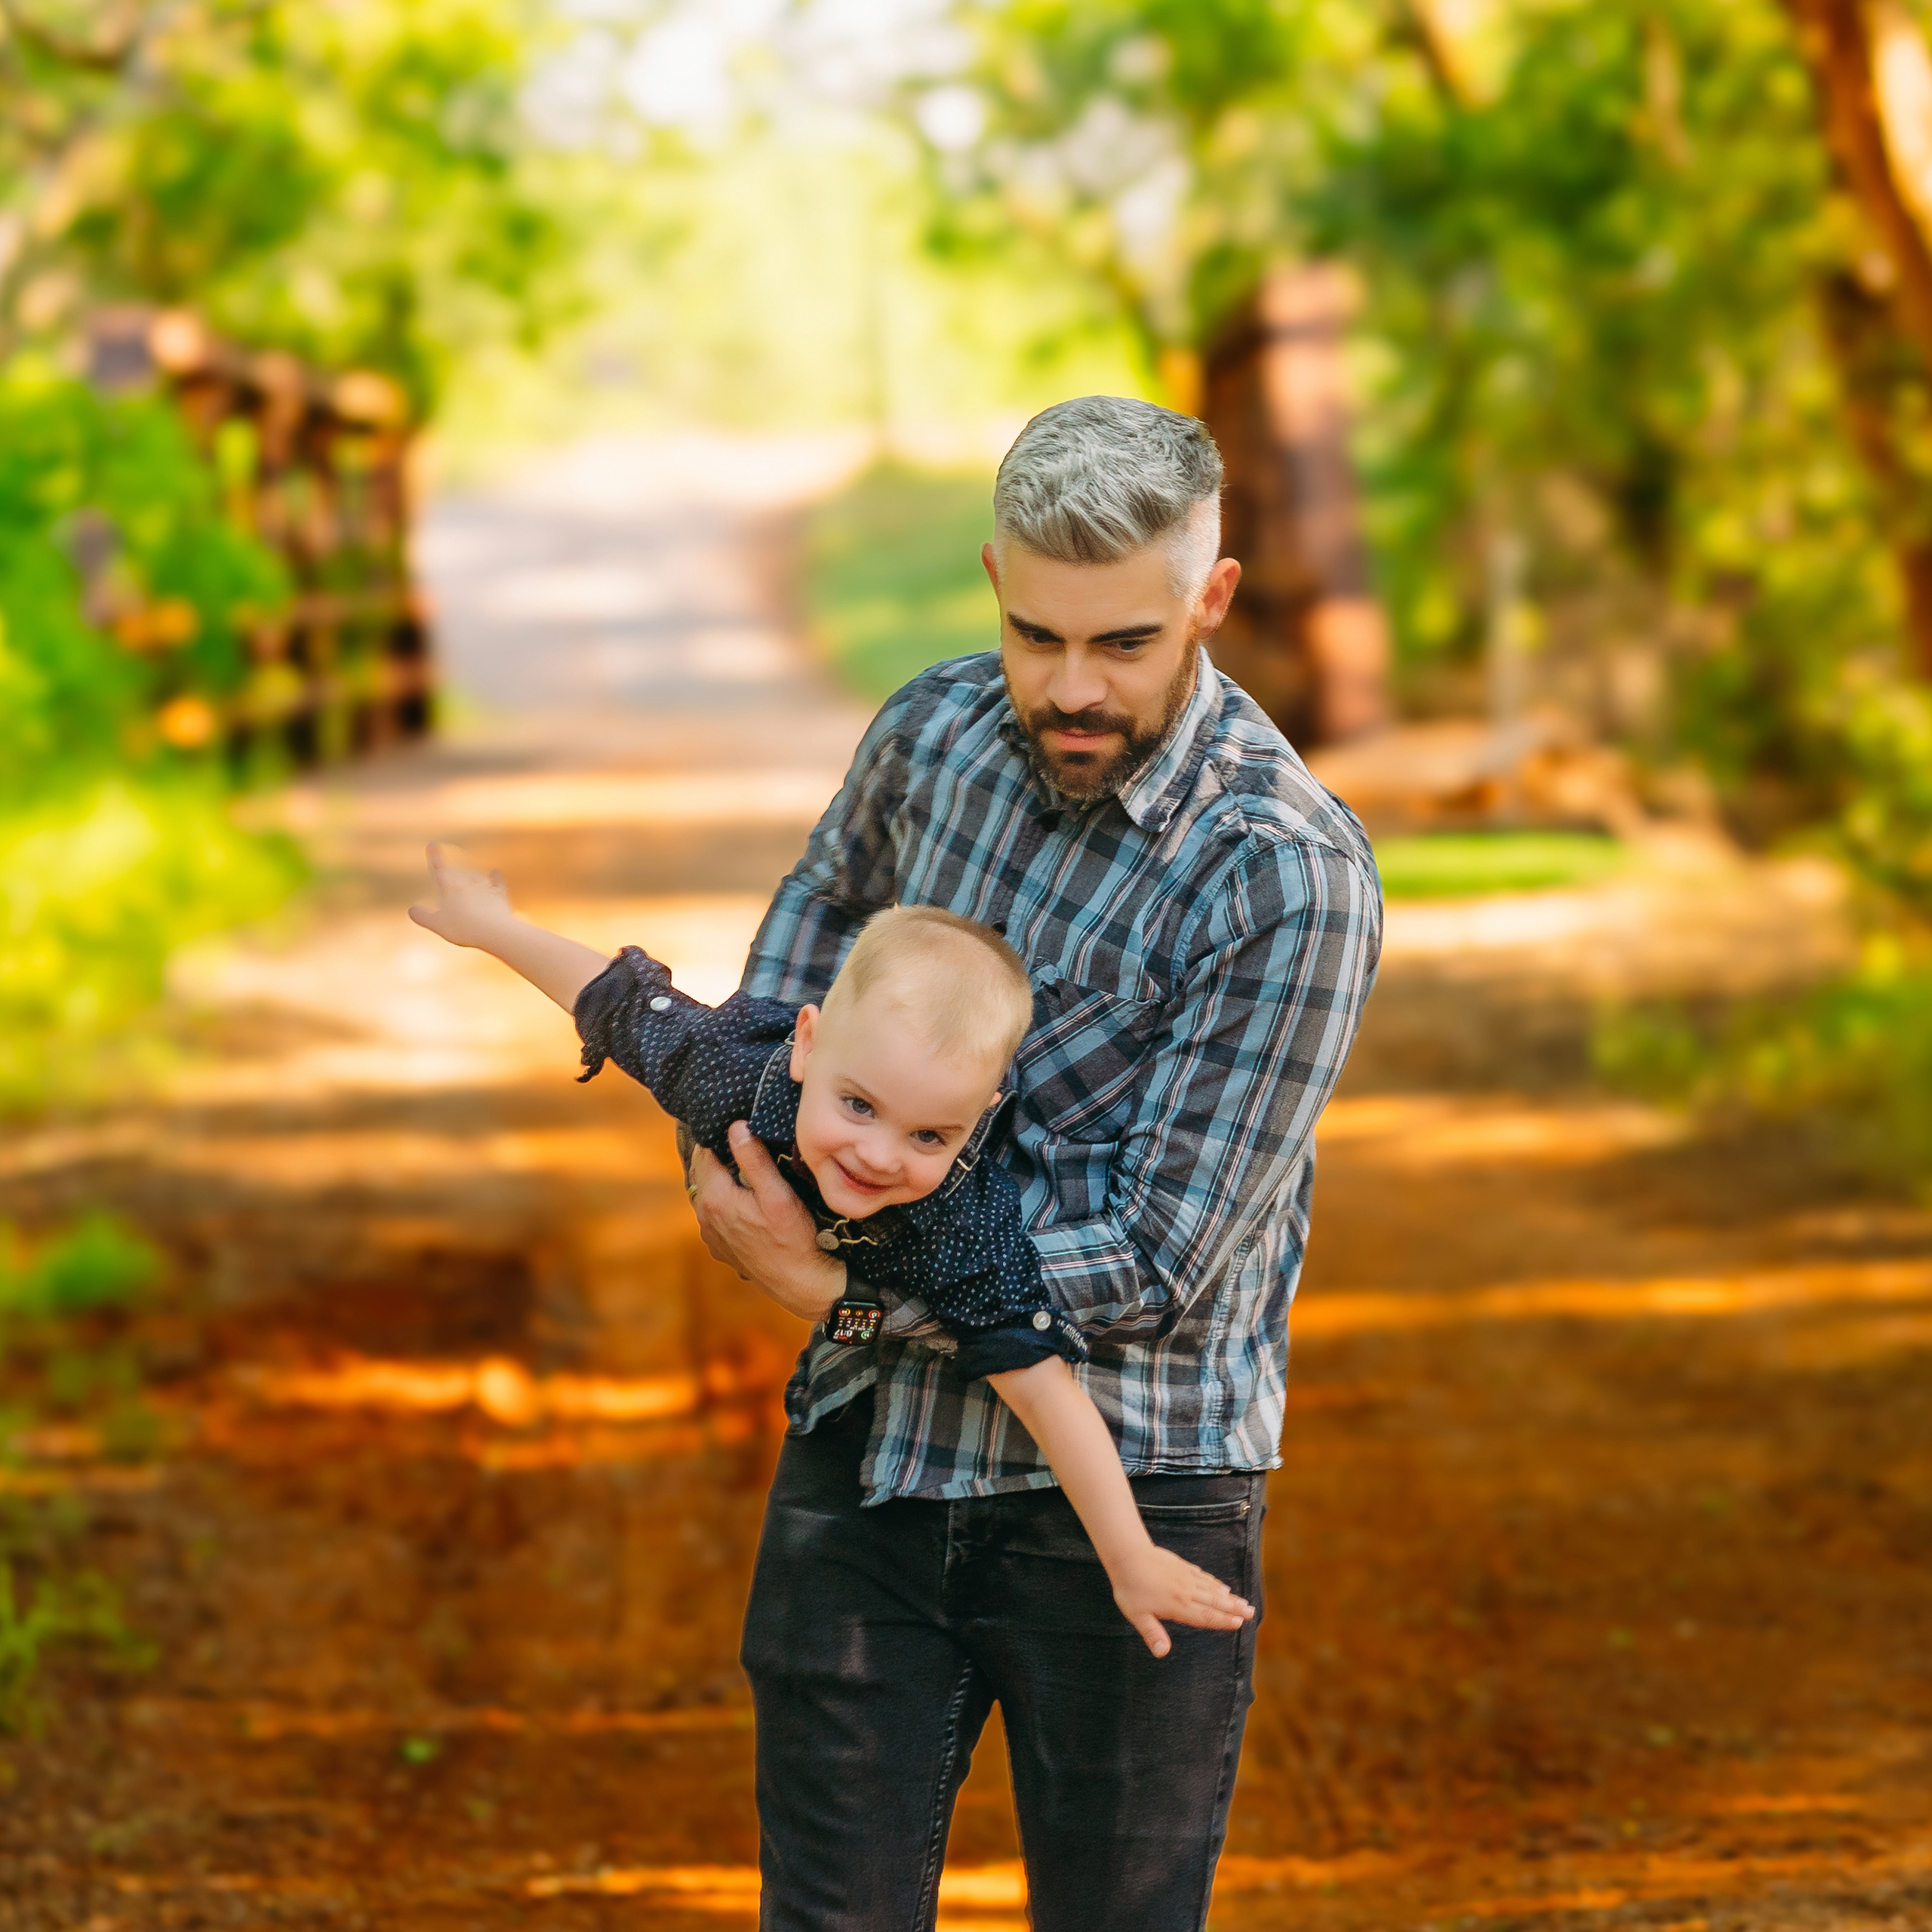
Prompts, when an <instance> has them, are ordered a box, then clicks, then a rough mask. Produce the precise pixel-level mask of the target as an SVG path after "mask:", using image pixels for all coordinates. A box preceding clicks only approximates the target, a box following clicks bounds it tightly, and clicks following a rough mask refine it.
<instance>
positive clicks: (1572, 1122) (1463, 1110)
mask: <svg viewBox="0 0 1932 1932" xmlns="http://www.w3.org/2000/svg"><path fill="white" fill-rule="evenodd" d="M1690 1131H1691V1128H1690V1122H1689V1121H1688V1120H1687V1118H1685V1117H1684V1115H1681V1114H1672V1113H1667V1112H1664V1111H1663V1109H1660V1108H1656V1107H1645V1106H1635V1105H1632V1104H1629V1103H1615V1102H1604V1101H1595V1102H1577V1103H1573V1104H1571V1105H1570V1106H1562V1107H1551V1106H1540V1107H1539V1106H1527V1105H1524V1104H1521V1103H1511V1102H1510V1101H1509V1100H1506V1099H1500V1100H1466V1099H1459V1098H1455V1097H1450V1096H1447V1095H1443V1094H1391V1095H1382V1094H1378V1095H1375V1096H1373V1097H1363V1098H1359V1099H1357V1098H1345V1099H1340V1100H1331V1102H1330V1103H1328V1106H1327V1110H1326V1111H1325V1112H1324V1113H1323V1115H1322V1116H1321V1121H1320V1124H1318V1126H1317V1128H1316V1129H1315V1136H1316V1140H1317V1141H1318V1143H1319V1144H1321V1145H1323V1146H1340V1145H1344V1144H1346V1145H1347V1146H1350V1147H1351V1148H1356V1147H1358V1148H1360V1149H1361V1151H1362V1152H1364V1154H1365V1155H1369V1156H1370V1157H1371V1158H1374V1160H1376V1161H1377V1162H1378V1163H1380V1164H1383V1165H1386V1166H1387V1167H1389V1168H1394V1169H1396V1170H1398V1171H1410V1172H1426V1171H1431V1170H1435V1169H1454V1168H1459V1167H1479V1166H1486V1165H1496V1164H1506V1165H1511V1166H1515V1165H1524V1166H1532V1167H1537V1166H1555V1167H1571V1166H1587V1165H1589V1164H1592V1163H1593V1162H1596V1161H1611V1160H1615V1159H1617V1158H1620V1156H1622V1155H1626V1154H1630V1153H1635V1152H1640V1151H1641V1150H1643V1149H1647V1148H1653V1147H1668V1146H1674V1145H1675V1144H1676V1143H1678V1142H1681V1141H1683V1140H1687V1138H1688V1137H1690Z"/></svg>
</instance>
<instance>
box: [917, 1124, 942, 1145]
mask: <svg viewBox="0 0 1932 1932" xmlns="http://www.w3.org/2000/svg"><path fill="white" fill-rule="evenodd" d="M912 1138H913V1139H914V1140H916V1141H917V1142H918V1143H919V1145H920V1146H921V1147H943V1146H945V1145H946V1137H945V1135H943V1134H935V1133H934V1131H933V1130H932V1129H931V1128H929V1127H922V1128H920V1129H919V1131H918V1132H917V1133H916V1134H914V1135H913V1137H912Z"/></svg>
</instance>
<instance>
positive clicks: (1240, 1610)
mask: <svg viewBox="0 0 1932 1932" xmlns="http://www.w3.org/2000/svg"><path fill="white" fill-rule="evenodd" d="M1114 1601H1115V1603H1117V1604H1119V1606H1120V1614H1121V1616H1123V1617H1125V1618H1126V1619H1127V1620H1128V1623H1131V1624H1132V1625H1133V1626H1134V1629H1137V1630H1138V1631H1139V1632H1140V1635H1141V1639H1142V1641H1143V1642H1144V1643H1145V1644H1146V1646H1147V1647H1148V1648H1149V1650H1150V1651H1152V1652H1153V1653H1154V1654H1155V1656H1156V1657H1165V1656H1166V1655H1167V1654H1168V1651H1170V1650H1171V1649H1172V1648H1173V1644H1172V1643H1171V1641H1170V1640H1169V1638H1168V1633H1167V1630H1166V1628H1165V1626H1164V1625H1163V1624H1162V1623H1161V1618H1162V1617H1167V1618H1168V1619H1169V1620H1171V1621H1172V1622H1174V1623H1191V1624H1192V1625H1193V1626H1194V1627H1195V1629H1197V1630H1238V1629H1240V1628H1241V1626H1242V1625H1243V1624H1244V1623H1246V1622H1247V1620H1248V1619H1249V1618H1250V1617H1252V1616H1253V1615H1254V1604H1251V1603H1250V1602H1248V1601H1247V1599H1246V1598H1244V1597H1238V1596H1236V1595H1235V1593H1234V1592H1233V1591H1232V1590H1231V1589H1229V1588H1228V1586H1227V1585H1226V1584H1225V1583H1223V1582H1222V1581H1221V1580H1220V1578H1219V1577H1211V1576H1209V1575H1208V1574H1207V1571H1204V1570H1200V1569H1197V1568H1196V1567H1195V1566H1194V1564H1192V1563H1190V1562H1189V1561H1188V1560H1187V1559H1186V1557H1184V1556H1177V1555H1175V1554H1174V1552H1173V1551H1172V1550H1171V1549H1161V1546H1159V1545H1158V1543H1150V1544H1149V1546H1148V1547H1147V1549H1146V1552H1145V1553H1144V1554H1143V1555H1138V1556H1136V1557H1134V1558H1133V1559H1132V1561H1131V1562H1130V1563H1129V1564H1128V1565H1127V1567H1125V1568H1124V1570H1123V1571H1121V1574H1119V1575H1118V1576H1117V1577H1115V1579H1114Z"/></svg>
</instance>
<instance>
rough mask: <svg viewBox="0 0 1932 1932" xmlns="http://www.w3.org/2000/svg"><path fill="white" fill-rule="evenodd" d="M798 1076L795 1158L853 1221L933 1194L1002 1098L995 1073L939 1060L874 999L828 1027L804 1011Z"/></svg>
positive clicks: (830, 1203) (797, 1044) (795, 1048)
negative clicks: (988, 1112)
mask: <svg viewBox="0 0 1932 1932" xmlns="http://www.w3.org/2000/svg"><path fill="white" fill-rule="evenodd" d="M792 1078H793V1079H794V1080H795V1081H798V1084H799V1087H800V1089H801V1091H800V1093H799V1095H798V1157H799V1158H800V1159H801V1160H802V1161H804V1164H805V1165H806V1166H807V1167H808V1168H810V1169H811V1174H812V1178H813V1179H814V1180H815V1181H817V1183H818V1189H819V1192H820V1193H821V1194H822V1195H824V1196H825V1202H826V1206H827V1207H829V1208H830V1209H831V1210H832V1212H833V1213H834V1214H846V1215H851V1216H854V1217H860V1216H863V1215H866V1214H877V1213H878V1211H879V1210H880V1209H881V1207H894V1206H896V1205H897V1204H898V1203H899V1202H900V1201H917V1200H919V1199H920V1198H922V1197H923V1196H924V1195H928V1194H930V1193H931V1192H932V1191H933V1189H934V1188H936V1187H937V1186H939V1184H940V1182H941V1181H943V1180H945V1178H946V1173H947V1171H948V1170H949V1168H951V1167H952V1163H953V1161H955V1159H956V1158H958V1153H959V1150H960V1149H961V1148H962V1147H963V1146H965V1144H966V1142H967V1140H968V1137H969V1136H970V1135H971V1133H972V1131H973V1129H974V1127H975V1126H976V1125H977V1124H978V1122H979V1118H980V1115H982V1114H983V1113H984V1112H986V1109H987V1108H988V1107H989V1106H991V1105H992V1103H993V1101H994V1100H996V1099H997V1098H998V1092H997V1090H996V1089H995V1087H994V1084H993V1082H994V1081H995V1080H996V1079H997V1078H998V1073H997V1071H995V1072H994V1073H992V1074H991V1075H989V1074H988V1072H986V1069H985V1068H984V1067H980V1066H960V1065H958V1063H955V1062H954V1061H951V1060H941V1059H940V1058H939V1057H937V1055H935V1054H934V1053H933V1051H932V1050H931V1048H929V1047H928V1045H927V1044H926V1043H925V1041H924V1040H923V1039H922V1038H921V1037H920V1035H919V1033H918V1029H916V1028H915V1027H914V1026H912V1023H910V1022H909V1020H906V1018H905V1017H904V1016H903V1014H900V1013H899V1012H898V1011H896V1010H895V1009H894V1008H893V1007H892V1006H891V1005H890V1004H888V1003H887V1002H886V1001H882V1000H879V999H877V998H874V999H872V1000H869V1001H867V1002H866V1004H865V1005H864V1006H863V1007H860V1008H854V1009H853V1010H851V1011H848V1012H847V1013H845V1014H844V1015H843V1016H842V1017H841V1020H839V1021H838V1023H835V1024H833V1025H830V1026H828V1025H827V1024H826V1022H825V1020H824V1019H823V1017H822V1016H821V1015H820V1012H819V1010H818V1008H817V1007H815V1006H808V1007H806V1008H804V1009H803V1011H801V1012H800V1014H799V1015H798V1037H797V1038H796V1040H795V1041H794V1043H793V1044H792Z"/></svg>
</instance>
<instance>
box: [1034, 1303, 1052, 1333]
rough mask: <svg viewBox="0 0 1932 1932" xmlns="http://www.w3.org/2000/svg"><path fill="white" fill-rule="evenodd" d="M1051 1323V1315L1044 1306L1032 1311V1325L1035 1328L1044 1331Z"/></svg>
mask: <svg viewBox="0 0 1932 1932" xmlns="http://www.w3.org/2000/svg"><path fill="white" fill-rule="evenodd" d="M1053 1325H1054V1318H1053V1317H1052V1316H1051V1315H1049V1314H1048V1312H1047V1311H1046V1310H1045V1309H1044V1308H1040V1309H1035V1310H1034V1311H1033V1326H1034V1327H1035V1328H1038V1329H1039V1330H1041V1331H1043V1332H1044V1331H1045V1330H1047V1329H1048V1328H1051V1327H1052V1326H1053Z"/></svg>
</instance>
